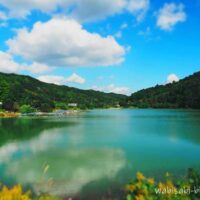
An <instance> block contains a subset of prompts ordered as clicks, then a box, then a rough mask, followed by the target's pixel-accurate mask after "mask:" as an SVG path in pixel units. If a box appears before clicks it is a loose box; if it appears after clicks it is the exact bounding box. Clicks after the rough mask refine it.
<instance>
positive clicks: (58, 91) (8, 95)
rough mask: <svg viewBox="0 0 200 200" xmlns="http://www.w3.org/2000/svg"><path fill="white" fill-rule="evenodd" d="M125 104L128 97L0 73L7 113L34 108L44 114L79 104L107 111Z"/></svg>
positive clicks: (0, 98) (0, 92)
mask: <svg viewBox="0 0 200 200" xmlns="http://www.w3.org/2000/svg"><path fill="white" fill-rule="evenodd" d="M125 101H126V96H125V95H120V94H114V93H104V92H99V91H94V90H81V89H77V88H73V87H68V86H58V85H55V84H49V83H44V82H41V81H39V80H37V79H35V78H32V77H30V76H24V75H16V74H5V73H0V102H2V103H3V105H2V107H3V108H4V109H6V110H12V111H13V110H17V109H18V108H19V107H20V106H21V105H31V106H32V107H34V108H36V109H38V110H41V111H50V110H52V109H53V108H55V107H57V106H58V105H61V104H62V106H61V107H63V106H66V107H67V105H68V104H69V103H77V104H78V106H79V108H82V109H83V108H107V107H114V106H117V105H118V104H119V103H120V102H125Z"/></svg>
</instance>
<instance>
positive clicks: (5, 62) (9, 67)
mask: <svg viewBox="0 0 200 200" xmlns="http://www.w3.org/2000/svg"><path fill="white" fill-rule="evenodd" d="M22 68H24V66H22V65H20V64H18V63H16V62H15V61H14V60H13V58H12V56H11V55H10V54H8V53H6V52H3V51H0V72H5V73H16V72H18V71H19V70H21V69H22Z"/></svg>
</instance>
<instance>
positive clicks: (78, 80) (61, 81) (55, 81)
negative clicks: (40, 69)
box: [37, 73, 86, 85]
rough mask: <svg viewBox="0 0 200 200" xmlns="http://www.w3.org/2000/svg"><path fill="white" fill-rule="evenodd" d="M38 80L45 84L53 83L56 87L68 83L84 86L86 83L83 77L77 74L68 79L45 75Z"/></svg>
mask: <svg viewBox="0 0 200 200" xmlns="http://www.w3.org/2000/svg"><path fill="white" fill-rule="evenodd" d="M37 79H38V80H40V81H42V82H45V83H53V84H56V85H64V84H67V83H78V84H83V83H85V81H86V80H85V79H84V78H83V77H81V76H79V75H78V74H75V73H73V74H72V75H71V76H69V77H67V78H65V77H63V76H53V75H44V76H39V77H37Z"/></svg>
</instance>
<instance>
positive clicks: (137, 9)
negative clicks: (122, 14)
mask: <svg viewBox="0 0 200 200" xmlns="http://www.w3.org/2000/svg"><path fill="white" fill-rule="evenodd" d="M149 4H150V2H149V0H129V2H128V5H127V9H128V11H129V12H131V13H133V14H134V15H136V17H137V21H141V20H142V19H143V18H144V16H145V14H146V12H147V10H148V9H149Z"/></svg>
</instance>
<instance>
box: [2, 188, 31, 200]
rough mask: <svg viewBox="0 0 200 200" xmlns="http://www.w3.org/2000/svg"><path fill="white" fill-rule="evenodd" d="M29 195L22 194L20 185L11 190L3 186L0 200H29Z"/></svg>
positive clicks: (27, 193)
mask: <svg viewBox="0 0 200 200" xmlns="http://www.w3.org/2000/svg"><path fill="white" fill-rule="evenodd" d="M30 195H31V193H30V192H26V193H23V191H22V187H21V186H20V185H16V186H14V187H13V188H11V189H8V188H7V187H6V186H3V187H2V188H1V190H0V197H1V199H2V200H30Z"/></svg>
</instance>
